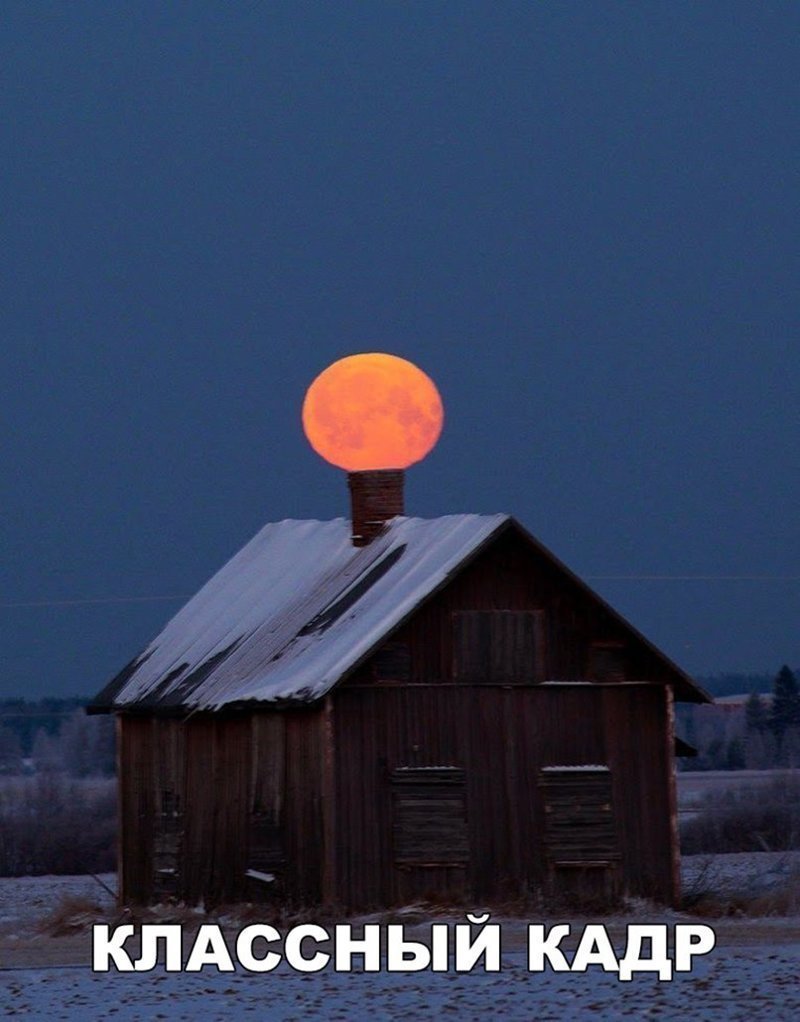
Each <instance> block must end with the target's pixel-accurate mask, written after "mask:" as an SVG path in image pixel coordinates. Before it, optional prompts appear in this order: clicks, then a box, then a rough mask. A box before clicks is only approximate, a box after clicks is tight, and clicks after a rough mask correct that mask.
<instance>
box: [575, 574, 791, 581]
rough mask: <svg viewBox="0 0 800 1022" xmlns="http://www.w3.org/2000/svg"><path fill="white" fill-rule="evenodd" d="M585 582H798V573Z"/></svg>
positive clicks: (609, 577)
mask: <svg viewBox="0 0 800 1022" xmlns="http://www.w3.org/2000/svg"><path fill="white" fill-rule="evenodd" d="M584 578H585V579H586V581H587V582H800V575H584Z"/></svg>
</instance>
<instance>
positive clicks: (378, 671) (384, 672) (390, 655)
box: [372, 640, 411, 681]
mask: <svg viewBox="0 0 800 1022" xmlns="http://www.w3.org/2000/svg"><path fill="white" fill-rule="evenodd" d="M372 670H373V673H374V677H375V679H376V680H377V681H408V680H409V679H410V678H411V651H410V649H409V648H408V643H407V642H401V641H399V640H389V642H386V643H384V645H383V646H382V647H381V648H380V649H379V650H378V652H377V653H376V654H375V655H374V656H373V658H372Z"/></svg>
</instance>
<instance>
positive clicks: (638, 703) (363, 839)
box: [332, 534, 678, 907]
mask: <svg viewBox="0 0 800 1022" xmlns="http://www.w3.org/2000/svg"><path fill="white" fill-rule="evenodd" d="M510 612H511V613H510ZM390 643H391V650H392V653H391V658H387V656H386V655H385V654H384V655H380V656H377V657H374V658H372V659H371V660H370V661H367V662H366V663H365V664H364V665H363V666H362V667H361V668H360V669H359V670H358V671H357V672H356V673H355V674H354V675H353V676H352V677H351V678H350V679H348V680H347V681H346V682H345V683H344V684H343V685H341V686H339V688H338V689H336V690H335V691H334V693H333V696H332V699H333V707H334V710H333V721H334V728H333V743H334V749H335V779H336V783H335V805H336V828H337V838H336V842H337V847H336V856H337V869H336V893H337V896H338V898H339V900H341V901H343V902H345V903H346V904H350V905H352V906H354V907H356V906H359V907H360V906H367V905H379V904H391V903H393V902H398V901H403V900H406V899H407V898H408V897H419V896H421V895H425V894H429V895H432V896H437V894H438V896H444V895H446V893H447V892H448V891H450V892H453V893H458V892H464V891H466V892H467V894H468V896H469V897H472V898H491V897H506V896H509V895H510V896H514V895H516V894H518V893H519V892H520V891H522V890H527V889H529V888H531V887H538V886H540V885H543V884H544V882H545V880H546V875H545V874H546V863H545V848H544V819H543V812H544V809H543V800H542V794H541V789H540V787H539V784H538V781H539V773H540V770H541V768H542V767H544V766H552V765H555V766H557V765H579V764H604V765H607V766H608V767H609V769H610V771H611V777H612V789H613V796H614V797H613V806H614V808H613V815H614V826H615V829H616V834H617V839H618V842H619V848H620V859H619V867H618V876H617V877H616V879H617V881H618V884H617V887H618V889H619V890H620V891H628V892H629V893H631V894H637V895H642V896H647V897H653V898H657V899H659V900H662V901H671V900H672V899H673V897H674V896H675V894H676V890H675V886H674V873H675V864H676V861H677V854H678V850H677V845H676V841H675V840H674V835H673V833H672V831H671V830H670V826H669V792H670V782H671V776H672V775H671V771H672V769H673V763H672V759H671V756H669V755H668V752H667V749H668V741H667V730H668V720H667V710H666V701H665V698H664V684H665V683H666V682H667V681H668V680H669V679H668V676H667V674H666V672H665V668H664V667H663V665H662V664H661V663H660V662H659V660H658V658H657V657H656V656H655V655H654V654H653V653H652V651H651V650H650V649H648V647H647V646H646V645H645V644H644V643H641V642H639V641H638V640H637V639H636V638H635V637H634V636H631V635H630V634H629V633H626V632H625V631H624V630H623V629H622V627H621V626H620V625H619V624H618V623H617V622H616V621H615V620H614V618H613V617H612V615H611V614H609V613H608V612H607V611H606V610H605V609H604V608H603V606H602V605H601V604H598V603H597V602H595V601H594V600H593V599H592V598H591V597H590V596H588V595H587V594H586V593H584V592H583V590H582V589H581V588H580V587H579V586H578V585H576V584H575V583H574V582H573V581H572V580H571V579H570V578H569V577H568V576H566V575H564V574H563V573H562V572H561V571H560V570H559V569H558V568H557V567H555V566H554V565H552V564H551V562H549V561H548V560H547V559H546V558H544V557H543V556H542V555H540V554H539V553H538V552H537V551H536V550H534V549H531V547H530V545H529V544H527V543H526V542H524V540H523V539H522V538H521V537H519V536H517V535H514V534H507V535H506V536H504V537H501V538H500V540H498V542H496V543H494V544H493V545H492V546H491V547H489V548H488V549H487V550H486V551H484V552H483V553H482V554H480V555H479V556H478V557H477V558H476V559H475V560H474V561H473V563H472V564H470V565H468V566H467V567H466V568H465V569H464V571H462V572H461V573H460V574H459V575H458V576H457V577H456V578H454V579H453V580H452V581H451V582H450V583H449V584H448V585H447V586H446V587H445V588H443V589H442V590H441V591H440V592H439V593H438V594H437V595H435V596H434V597H433V598H432V599H430V600H429V601H428V602H427V604H425V605H424V606H423V607H421V608H420V609H419V610H418V611H417V612H416V613H415V614H414V616H413V617H412V618H411V619H410V620H409V621H408V622H407V623H406V624H405V625H404V626H402V627H401V628H400V629H399V630H398V631H397V632H395V634H394V635H393V636H392V637H391V640H390ZM598 651H601V652H600V653H599V654H598ZM521 662H522V663H523V669H520V663H521ZM400 663H401V664H402V665H403V666H402V671H398V670H397V669H396V665H397V664H400ZM389 665H393V666H394V669H388V670H387V666H389ZM545 679H558V680H559V681H585V680H587V679H591V680H592V681H593V682H594V683H593V684H583V685H544V686H542V685H541V684H539V683H540V682H542V681H543V680H545ZM626 680H627V682H628V683H626ZM633 682H635V684H634V683H633ZM415 766H416V767H423V766H430V767H434V766H454V767H460V768H463V769H464V771H465V784H466V793H467V805H466V812H467V825H468V832H469V848H470V856H469V859H470V861H469V864H468V866H467V867H466V869H461V870H458V869H454V868H447V867H430V868H428V869H416V870H415V869H413V868H409V867H407V866H402V865H396V864H395V863H394V861H393V857H394V850H393V846H392V840H393V839H392V834H393V819H392V799H391V791H390V787H391V786H390V780H389V779H390V776H391V772H392V771H394V770H396V769H397V768H399V767H415Z"/></svg>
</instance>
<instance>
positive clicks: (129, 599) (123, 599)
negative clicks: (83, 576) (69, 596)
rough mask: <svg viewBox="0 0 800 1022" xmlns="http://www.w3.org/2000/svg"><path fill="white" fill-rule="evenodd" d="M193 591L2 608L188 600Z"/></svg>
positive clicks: (2, 605) (34, 602) (25, 603)
mask: <svg viewBox="0 0 800 1022" xmlns="http://www.w3.org/2000/svg"><path fill="white" fill-rule="evenodd" d="M192 595H193V594H192V593H182V594H180V595H177V596H105V597H102V598H101V599H97V600H27V601H20V602H13V603H0V608H4V609H5V608H8V607H79V606H82V605H85V604H87V603H152V602H154V601H156V600H158V601H167V600H188V599H189V597H190V596H192Z"/></svg>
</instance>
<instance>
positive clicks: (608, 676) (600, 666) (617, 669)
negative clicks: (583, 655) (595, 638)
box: [588, 642, 626, 681]
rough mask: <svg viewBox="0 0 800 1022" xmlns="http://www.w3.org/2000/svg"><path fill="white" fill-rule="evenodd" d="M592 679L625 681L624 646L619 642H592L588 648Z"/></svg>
mask: <svg viewBox="0 0 800 1022" xmlns="http://www.w3.org/2000/svg"><path fill="white" fill-rule="evenodd" d="M588 670H589V677H590V678H591V679H592V681H625V675H626V670H625V647H624V646H623V644H622V643H620V642H593V643H592V645H591V646H590V648H589V669H588Z"/></svg>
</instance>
